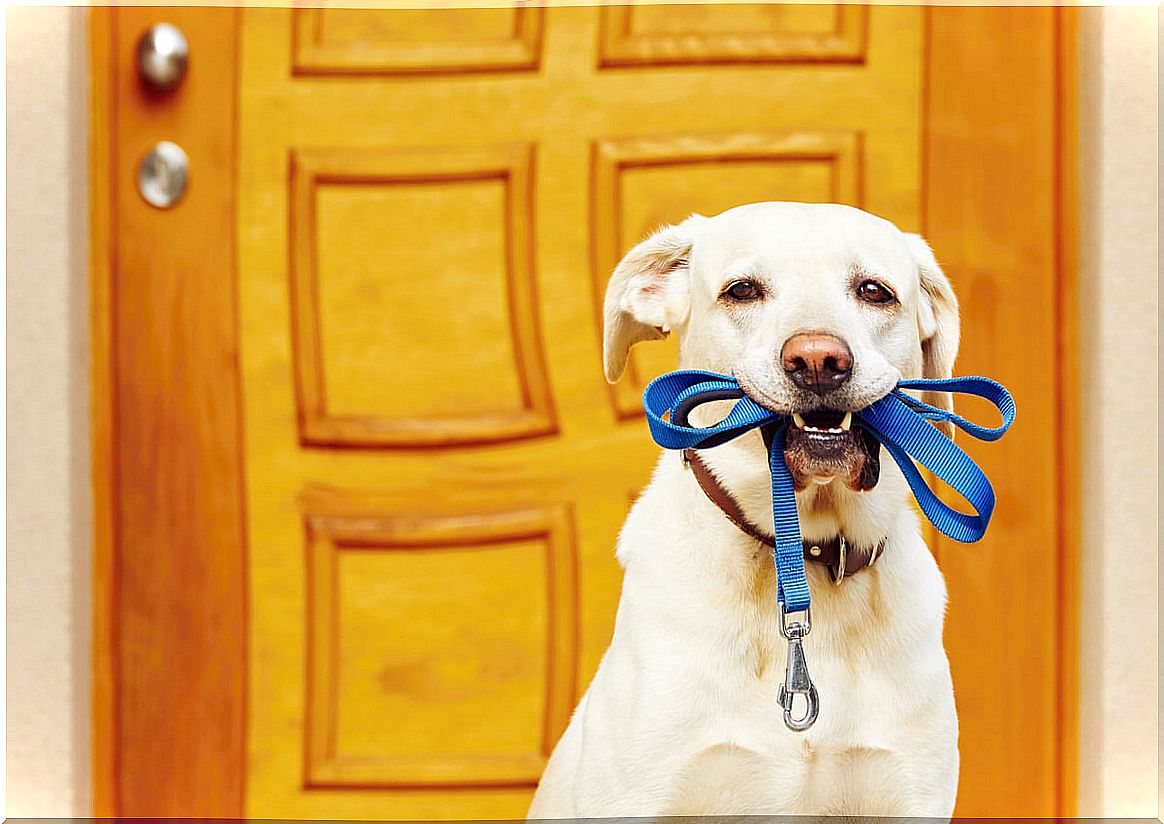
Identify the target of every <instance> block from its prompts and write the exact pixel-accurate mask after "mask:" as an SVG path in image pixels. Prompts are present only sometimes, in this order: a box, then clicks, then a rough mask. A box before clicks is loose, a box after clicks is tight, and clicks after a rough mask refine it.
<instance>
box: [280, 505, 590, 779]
mask: <svg viewBox="0 0 1164 824" xmlns="http://www.w3.org/2000/svg"><path fill="white" fill-rule="evenodd" d="M301 500H302V505H303V506H304V508H305V513H304V518H305V527H306V545H307V570H308V592H309V597H308V604H309V609H308V628H307V637H308V644H307V650H308V657H309V662H308V687H307V695H308V699H307V714H308V720H307V731H308V735H307V738H306V777H305V782H306V785H307V786H308V787H311V788H316V789H326V788H344V787H348V788H364V789H376V788H380V789H387V788H402V787H403V788H407V787H445V788H453V787H489V786H503V787H504V786H528V787H532V786H534V785H536V783H537V779H538V777H539V776H540V775H541V772H542V769H543V768H544V767H545V762H546V759H547V758H548V757H549V754H550V751H551V749H552V747H553V746H554V744H555V743H556V742H557V739H558V737H559V736H560V735H561V733H562V731H563V730H565V728H566V724H567V722H568V721H569V718H570V713H571V712H572V711H573V709H574V700H575V695H576V682H575V674H576V669H577V656H578V649H577V631H578V589H577V583H578V579H577V560H578V559H577V556H576V545H575V540H574V524H573V517H572V515H571V512H570V510H569V508H568V507H566V506H563V505H557V506H537V507H533V508H530V509H524V510H523V509H506V510H492V511H482V512H466V511H464V510H457V511H455V512H452V513H445V514H433V515H420V514H418V513H417V511H416V510H408V511H404V512H393V511H391V507H392V506H393V504H392V502H391V501H390V500H386V499H384V497H383V496H377V495H369V494H367V493H357V492H351V491H338V490H332V489H326V490H319V489H308V490H307V491H306V492H305V493H304V496H303V497H302V499H301ZM530 552H532V553H534V554H535V555H536V556H539V561H540V563H538V564H533V565H529V564H528V560H529V559H528V555H529V553H530ZM353 554H354V555H356V556H357V557H358V556H371V557H373V558H379V559H380V560H379V561H378V563H380V564H381V565H382V566H383V567H384V569H385V577H382V576H381V575H369V574H368V571H369V570H370V569H371V568H372V567H371V566H369V565H367V564H365V565H364V566H363V567H361V572H362V573H363V574H361V575H360V576H359V578H358V579H356V580H358V583H355V584H353V583H352V582H351V580H350V576H348V578H349V580H348V582H347V585H346V586H345V584H344V583H343V582H342V581H341V578H344V576H342V575H341V571H340V568H339V564H340V561H341V559H342V558H345V557H352V556H353ZM505 555H508V556H509V558H508V559H504V560H502V561H501V562H500V563H495V562H492V561H491V560H490V559H491V558H492V557H495V556H505ZM523 559H524V560H523ZM515 563H516V564H519V565H521V566H523V567H525V568H523V569H521V570H518V569H515V568H514V564H515ZM405 569H408V570H411V572H409V573H407V577H408V581H407V583H406V581H405V575H404V570H405ZM469 569H474V570H476V572H477V573H478V574H475V575H474V574H470V573H469V572H468V571H467V570H469ZM391 570H395V573H396V574H395V575H393V574H392V572H391ZM486 582H492V583H488V584H487V583H486ZM352 586H355V587H356V588H357V591H354V592H353V591H352V590H351V589H350V587H352ZM514 587H516V588H517V590H526V591H527V593H528V595H529V596H530V597H533V598H534V600H541V601H543V602H544V605H543V606H542V608H541V609H537V608H535V609H533V610H530V611H529V612H527V611H525V609H519V604H520V603H521V600H522V599H521V596H519V595H518V593H517V592H511V594H510V596H509V598H508V599H507V600H498V598H499V597H500V598H504V597H505V595H504V593H505V591H506V590H507V589H512V588H514ZM402 588H406V589H407V594H406V593H405V592H404V591H402ZM377 590H379V591H380V592H382V593H384V594H383V595H380V594H378V593H377ZM428 590H431V591H428ZM361 596H364V597H365V598H366V599H367V598H368V596H371V597H370V601H371V603H372V604H376V603H378V602H380V601H382V599H383V598H385V597H390V598H391V599H392V600H393V601H395V602H397V603H399V602H401V601H402V600H404V599H406V598H411V599H413V600H416V601H417V604H416V605H415V606H399V607H397V606H395V605H393V607H392V608H393V609H400V610H402V611H404V612H408V611H409V610H415V609H417V608H419V607H420V605H421V604H426V605H427V607H428V609H427V611H426V614H425V625H424V626H415V625H414V626H413V627H412V629H411V630H408V631H398V632H394V633H392V640H391V642H390V643H388V644H387V645H386V646H380V645H377V644H375V642H374V641H373V640H372V639H371V638H366V639H364V640H363V641H357V640H356V639H353V640H351V641H348V642H347V644H348V645H351V644H355V643H360V644H361V645H362V646H365V647H372V646H375V648H376V653H375V660H374V661H371V662H368V663H369V665H370V668H371V669H372V670H374V671H377V672H378V673H379V675H378V676H377V677H378V679H379V681H380V682H381V690H380V691H379V692H380V695H381V697H383V692H384V691H387V692H389V693H390V694H391V695H390V698H391V699H392V700H391V701H388V702H385V703H383V704H372V703H363V702H362V701H361V699H359V698H358V697H352V698H351V699H349V700H347V701H345V700H344V698H343V696H342V695H341V691H342V688H341V683H342V682H343V681H344V680H347V679H348V678H351V677H353V673H351V672H346V667H345V656H344V654H343V650H342V647H343V646H344V645H345V642H344V641H343V640H342V639H343V637H344V636H346V635H348V634H349V633H354V632H355V631H356V630H355V628H354V627H352V626H346V625H345V622H344V619H343V618H342V617H341V616H342V615H343V614H344V613H345V612H355V611H356V610H351V609H348V610H345V604H344V603H342V602H343V601H344V600H345V599H353V598H359V597H361ZM438 604H440V605H443V608H436V609H434V607H437V606H438ZM376 613H378V614H377V617H376V622H377V624H378V625H379V626H380V627H383V626H385V623H384V622H389V624H390V623H391V618H389V617H387V616H384V614H383V613H384V607H383V606H381V607H380V608H379V609H378V610H376ZM534 613H537V617H536V618H535V615H534ZM507 625H508V626H507ZM401 630H403V627H401ZM372 632H373V633H374V634H379V635H384V633H383V630H382V629H376V628H375V627H373V628H372ZM449 635H456V636H458V637H461V636H470V635H471V636H477V637H479V638H480V642H479V643H478V644H474V645H469V648H465V647H461V648H460V649H459V650H458V649H456V648H453V649H444V650H440V651H435V650H433V649H432V648H431V647H430V646H428V645H429V644H431V643H433V642H436V641H437V639H440V638H444V637H447V636H449ZM518 636H524V637H520V638H519V637H518ZM486 639H488V640H486ZM503 639H504V640H503ZM522 642H525V644H531V643H532V646H533V648H534V649H535V650H537V652H536V653H535V657H536V658H537V660H538V661H539V662H540V665H538V666H529V665H523V662H525V660H526V658H527V657H528V656H529V653H530V650H529V649H525V650H524V651H523V650H521V649H518V648H517V647H515V646H513V645H514V644H519V643H522ZM479 651H480V652H484V654H485V658H484V659H478V658H476V655H477V654H478V652H479ZM348 663H349V664H350V660H349V661H348ZM483 670H497V672H498V675H497V676H495V679H494V681H493V683H492V684H491V683H482V681H481V679H480V673H481V671H483ZM499 686H501V687H503V688H501V689H498V687H499ZM515 687H516V688H517V689H516V690H515V689H514V688H515ZM530 689H532V690H533V691H534V692H535V693H541V698H540V700H539V701H537V702H534V706H536V704H539V703H540V704H541V706H542V709H541V711H540V713H537V714H540V716H541V718H539V719H537V721H536V723H535V724H531V723H530V722H531V720H533V719H531V718H527V717H526V716H525V714H519V713H516V712H515V710H516V709H517V708H516V707H515V706H514V704H515V703H517V702H518V701H523V700H524V698H525V696H524V695H523V693H524V692H525V691H527V690H530ZM369 700H370V699H364V701H369ZM403 703H407V704H410V705H411V706H412V707H413V712H412V714H413V715H417V716H420V718H419V719H418V721H417V722H416V723H413V722H411V721H409V722H405V723H400V722H398V723H397V724H395V725H392V726H391V727H389V728H387V729H384V730H382V731H381V733H380V734H379V735H376V736H374V738H375V741H374V742H373V744H372V747H373V750H372V752H368V751H363V752H360V753H358V754H354V753H350V752H344V751H342V746H341V744H340V743H339V739H340V738H341V737H342V735H341V733H340V732H339V731H338V729H337V728H338V727H339V725H340V721H339V717H338V716H339V714H340V712H341V710H342V712H344V713H345V714H353V713H354V717H355V718H359V719H363V720H361V721H360V722H359V723H360V725H361V726H367V725H369V724H374V723H375V722H374V721H372V719H373V718H376V717H382V715H383V713H382V712H379V713H377V712H375V710H376V709H377V707H386V706H391V705H393V704H403ZM532 708H533V707H532V706H531V709H532ZM448 719H454V720H452V721H449V720H448ZM401 721H403V719H401ZM450 723H451V724H453V725H454V726H461V727H462V728H468V729H467V730H466V734H465V736H464V738H463V740H450V739H451V738H452V737H453V736H454V735H457V734H456V733H454V732H453V731H452V730H450V729H448V727H449V724H450ZM442 731H444V734H443V735H442V734H441V732H442ZM418 737H419V739H420V740H417V738H418ZM458 737H459V735H458ZM490 742H492V745H493V746H496V747H500V746H501V744H502V742H504V744H505V746H504V749H503V751H490V750H489V746H490Z"/></svg>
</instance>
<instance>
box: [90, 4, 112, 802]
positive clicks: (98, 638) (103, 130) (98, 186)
mask: <svg viewBox="0 0 1164 824" xmlns="http://www.w3.org/2000/svg"><path fill="white" fill-rule="evenodd" d="M113 61H114V44H113V12H112V10H111V9H108V8H93V9H90V11H89V80H90V85H89V105H90V111H91V112H92V117H91V118H90V123H89V305H90V313H89V348H90V364H91V367H90V376H89V381H90V383H89V391H90V404H91V409H92V416H91V426H92V432H91V441H92V443H91V450H90V455H91V459H92V483H93V561H92V564H93V566H92V568H93V630H92V657H93V691H92V696H91V700H90V707H91V711H92V719H93V724H92V736H93V739H92V747H91V750H90V752H91V757H92V787H93V797H92V798H93V800H92V804H93V810H92V812H93V815H95V816H100V817H109V816H114V815H117V809H118V807H117V745H118V741H117V692H116V686H117V668H116V656H117V623H116V620H115V616H116V607H117V600H116V598H117V593H116V589H115V577H116V569H117V567H116V536H115V535H114V521H113V511H114V508H115V506H116V500H117V499H116V487H115V483H116V478H115V476H114V472H113V466H114V459H113V449H114V441H113V407H114V404H113V398H114V392H113V318H112V316H111V312H110V308H111V307H112V305H113V296H112V281H113V278H112V274H111V273H112V267H113V248H114V244H115V243H116V238H115V237H114V222H113V181H114V177H113V170H112V152H113V139H114V123H115V118H114V117H113V116H112V113H113V106H114V101H115V100H116V95H115V94H114V88H113V84H114V75H115V72H116V66H115V64H114V62H113Z"/></svg>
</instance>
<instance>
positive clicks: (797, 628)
mask: <svg viewBox="0 0 1164 824" xmlns="http://www.w3.org/2000/svg"><path fill="white" fill-rule="evenodd" d="M779 606H780V634H781V635H783V636H784V637H785V638H786V639H787V640H788V669H787V670H786V671H785V673H784V683H783V684H781V685H780V692H779V695H778V700H779V701H780V706H782V707H784V723H785V725H787V727H788V729H790V730H795V731H796V732H803V731H804V730H807V729H808V728H809V727H811V726H812V725H813V723H814V722H815V721H816V716H817V712H818V711H819V710H820V701H819V700H818V698H817V694H816V686H815V685H814V684H813V683H812V678H811V677H810V676H809V674H808V665H807V664H806V663H805V661H804V643H803V642H804V638H805V636H807V635H808V633H809V632H811V631H812V613H811V612H809V610H808V609H807V608H806V609H805V610H804V621H803V622H800V621H792V622H789V621H788V620H787V617H786V615H785V612H784V604H780V605H779ZM797 695H803V696H804V697H805V699H806V700H807V702H808V708H807V709H806V710H805V713H804V715H803V716H802V717H800V718H793V717H792V702H793V700H794V699H795V697H796V696H797Z"/></svg>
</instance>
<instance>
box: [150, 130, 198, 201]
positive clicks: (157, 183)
mask: <svg viewBox="0 0 1164 824" xmlns="http://www.w3.org/2000/svg"><path fill="white" fill-rule="evenodd" d="M189 171H190V158H188V157H187V156H186V153H185V152H184V151H182V147H181V146H179V145H178V144H177V143H171V142H170V141H168V140H163V141H161V142H160V143H158V144H157V145H156V146H154V148H153V149H151V150H150V153H149V154H147V155H146V156H145V157H143V158H142V160H141V164H140V165H139V166H138V167H137V190H138V191H139V192H140V193H141V196H142V198H144V199H145V202H146V203H148V204H150V205H151V206H156V207H157V208H159V209H169V208H170V207H171V206H173V205H174V204H175V203H177V202H178V201H179V200H180V199H181V198H182V194H183V193H184V192H185V191H186V178H187V176H188V174H189Z"/></svg>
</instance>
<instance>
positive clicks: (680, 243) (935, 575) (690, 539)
mask: <svg viewBox="0 0 1164 824" xmlns="http://www.w3.org/2000/svg"><path fill="white" fill-rule="evenodd" d="M670 332H674V333H675V334H677V335H678V337H679V361H680V365H681V367H683V368H692V369H706V370H711V371H715V372H720V373H725V374H732V375H734V376H735V377H736V379H737V380H738V381H739V383H740V385H741V386H742V387H743V389H744V391H745V392H746V393H747V394H748V395H749V396H750V397H751V398H752V399H753V400H755V401H756V402H757V403H759V404H761V405H762V406H764V407H767V408H768V409H771V410H773V411H777V412H782V413H785V414H790V415H794V421H795V424H794V425H793V426H791V427H790V428H789V429H788V431H787V436H786V440H785V442H784V444H783V446H784V454H785V460H786V463H787V465H788V467H789V470H790V473H791V474H792V476H793V479H794V485H795V487H796V489H797V493H796V504H797V511H798V513H799V517H800V524H801V529H802V532H803V536H804V538H805V540H806V552H807V551H808V549H807V547H808V544H809V543H811V542H827V541H830V540H833V541H835V539H836V538H837V537H838V536H844V538H845V540H846V541H847V542H848V545H849V546H851V547H870V548H872V547H876V548H877V557H876V563H875V564H872V565H869V566H868V568H867V569H863V570H861V571H860V572H854V573H852V574H850V575H847V576H844V577H842V578H841V579H840V581H839V583H838V582H837V580H836V578H837V576H836V570H835V569H833V568H825V567H824V566H823V565H821V564H816V563H808V564H806V567H807V575H808V580H809V587H810V590H811V593H812V613H811V619H812V629H811V632H810V634H809V635H808V636H807V637H806V638H805V640H804V651H805V656H806V659H807V663H808V667H809V670H810V673H811V676H812V679H813V681H814V682H815V684H816V687H817V689H818V691H819V696H820V710H819V717H818V719H817V721H816V723H815V725H813V726H812V727H811V728H810V729H808V730H807V731H805V732H794V731H792V730H790V729H789V728H788V727H786V725H785V722H784V717H783V708H782V706H781V704H780V703H779V702H778V698H777V695H778V693H779V689H780V685H781V684H782V683H783V681H784V676H785V663H786V656H787V648H788V647H787V642H786V641H785V640H784V638H783V637H782V636H781V633H780V620H781V619H780V614H779V611H778V606H777V598H776V575H775V570H774V567H773V561H772V554H771V549H770V548H769V547H767V546H765V545H763V544H762V543H761V542H760V541H759V540H757V539H756V538H755V537H752V536H751V535H749V534H748V533H747V531H745V529H744V528H741V525H738V524H736V523H733V522H732V520H730V519H729V518H728V517H725V512H724V510H723V508H722V507H721V506H719V505H717V504H716V503H714V502H713V501H712V500H711V499H710V498H709V495H708V494H705V492H704V491H703V489H702V488H701V486H700V484H699V483H698V482H697V479H696V478H695V477H694V474H695V473H694V472H693V468H692V466H691V465H690V464H689V462H687V461H685V460H682V459H681V458H680V457H679V456H678V455H677V454H676V453H674V452H664V453H663V454H662V455H661V456H660V458H659V462H658V465H657V466H656V468H655V471H654V474H653V476H652V479H651V482H650V484H649V485H648V486H647V488H646V489H645V490H644V492H643V493H642V495H641V496H640V497H639V498H638V500H637V501H636V502H635V504H634V506H633V507H632V508H631V511H630V514H629V515H628V517H627V520H626V522H625V524H624V525H623V528H622V530H621V532H620V534H619V539H618V546H617V551H616V555H617V557H618V560H619V562H620V563H621V565H622V566H623V568H624V579H623V586H622V595H621V599H620V601H619V606H618V613H617V617H616V621H615V628H614V633H613V637H612V639H611V642H610V646H609V648H608V650H607V651H606V653H605V655H604V657H603V659H602V661H601V664H600V665H599V667H598V670H597V672H596V674H595V676H594V679H593V681H592V682H591V684H590V686H589V688H588V689H587V691H586V693H585V695H584V697H583V698H582V700H581V702H580V703H579V705H578V707H577V709H576V710H575V712H574V714H573V716H572V718H571V721H570V723H569V726H568V727H567V729H566V731H565V733H564V734H563V735H562V738H561V739H560V741H559V742H558V744H557V746H556V747H555V749H554V751H553V754H552V755H551V757H550V759H549V761H548V763H547V766H546V769H545V771H544V773H543V775H542V778H541V781H540V783H539V786H538V789H537V792H536V794H535V796H534V799H533V803H532V805H531V807H530V810H529V817H530V818H534V819H542V818H579V817H587V818H589V817H600V816H603V817H605V816H656V815H733V814H734V815H746V814H756V815H775V814H795V815H814V816H815V815H861V816H927V817H948V816H949V815H950V814H951V813H952V810H953V807H954V800H955V795H956V789H957V784H958V746H957V739H958V720H957V715H956V712H955V707H954V693H953V686H952V683H951V678H950V667H949V662H948V660H947V657H946V653H945V649H944V648H943V646H942V625H943V621H944V617H945V607H946V587H945V582H944V580H943V578H942V575H941V573H940V572H939V570H938V566H937V564H936V562H935V560H934V557H933V555H932V554H931V553H930V551H929V549H928V548H927V547H926V544H925V542H924V540H923V537H922V531H921V525H920V522H919V518H918V515H917V513H916V511H915V509H914V508H913V506H912V503H911V497H910V493H909V489H908V486H907V485H906V483H905V480H904V478H903V476H902V475H901V472H900V470H899V469H898V468H897V466H896V465H895V464H894V463H893V462H892V461H889V460H886V461H884V462H882V461H881V460H880V456H879V454H878V453H879V447H878V445H877V443H876V442H875V441H872V442H870V440H869V437H867V436H866V435H865V434H864V433H862V432H861V430H860V429H859V427H858V426H856V425H854V424H852V419H851V416H846V415H845V414H844V413H846V412H852V411H856V410H859V409H862V408H863V407H865V406H867V405H869V404H870V403H871V402H872V401H874V400H876V399H878V398H880V397H882V396H884V395H885V394H887V393H888V392H889V391H890V390H891V389H893V387H894V386H895V385H896V384H897V382H898V381H899V380H902V379H905V378H911V377H926V378H941V377H949V376H950V374H951V372H952V369H953V364H954V358H955V355H956V354H957V349H958V336H959V320H958V303H957V299H956V297H955V295H954V292H953V290H952V288H951V286H950V283H949V281H948V280H947V278H946V276H945V275H944V274H943V272H942V270H941V269H940V267H939V266H938V263H937V261H936V260H935V258H934V254H933V252H932V251H931V249H930V247H929V246H928V244H927V243H926V242H925V241H924V240H923V239H922V238H921V237H920V236H918V235H915V234H909V233H905V232H902V231H900V230H898V229H897V228H896V227H895V226H894V225H893V224H892V223H890V222H888V221H886V220H883V219H881V218H879V217H876V216H874V215H871V214H869V213H867V212H863V211H861V210H859V209H855V208H851V207H848V206H843V205H838V204H802V203H782V202H773V203H757V204H751V205H746V206H739V207H736V208H733V209H730V210H728V211H726V212H723V213H721V214H719V215H716V216H714V217H704V216H702V215H692V216H691V217H690V218H688V219H687V220H685V221H683V222H682V223H679V224H677V225H670V226H666V227H664V228H662V229H660V230H659V231H657V232H655V233H654V234H652V235H651V236H650V237H649V238H647V239H646V240H644V241H643V242H641V243H639V244H638V245H637V246H635V247H634V248H633V249H631V250H630V252H628V253H627V255H626V256H625V257H624V258H623V259H622V261H621V262H620V263H619V264H618V266H617V267H616V268H615V270H614V273H613V274H612V276H611V278H610V281H609V285H608V286H607V291H606V297H605V302H604V330H603V337H604V344H603V353H604V366H605V372H606V377H607V379H608V380H609V381H611V382H612V383H613V382H615V381H617V380H618V378H619V377H620V376H621V374H622V372H623V369H624V367H625V364H626V360H627V357H628V354H629V350H630V348H631V347H632V346H633V345H634V344H636V343H638V342H640V341H645V340H651V339H657V338H662V337H665V336H666V335H667V334H668V333H670ZM927 394H928V395H929V396H928V397H923V400H925V401H927V402H929V403H933V404H935V405H937V406H940V407H942V408H944V409H950V408H951V399H950V397H949V395H947V394H945V393H941V394H933V393H927ZM719 406H720V407H721V408H720V409H719V413H718V414H720V415H721V416H722V414H723V411H724V409H725V408H726V407H724V406H723V404H722V403H721V404H719ZM706 410H707V407H701V408H700V409H697V410H696V414H694V415H693V416H692V421H693V422H694V423H697V424H698V425H708V424H710V423H713V422H714V420H716V418H714V417H713V416H712V415H711V414H710V413H709V412H707V411H706ZM699 414H702V415H703V419H702V420H701V421H700V420H697V415H699ZM950 434H951V436H952V432H951V433H950ZM698 459H699V460H700V462H701V464H702V465H703V467H704V468H705V470H709V471H710V473H711V476H712V477H713V478H714V479H715V481H716V482H718V485H719V486H720V487H721V488H722V489H724V490H726V491H727V492H729V493H730V495H731V497H732V498H733V499H734V500H735V502H736V503H737V504H738V510H739V512H738V513H737V516H740V517H737V520H741V519H742V520H746V522H747V523H746V524H742V526H754V527H755V530H756V531H759V532H761V533H763V532H766V533H767V534H768V535H771V534H772V531H773V515H772V498H771V480H770V473H769V467H768V462H767V449H766V447H765V445H764V442H763V439H762V435H761V434H760V433H759V432H758V431H755V430H753V431H751V432H749V433H747V434H746V435H744V436H742V437H739V438H737V439H736V440H733V441H731V442H729V443H727V444H724V445H722V446H717V447H714V448H710V449H706V450H701V451H699V452H698ZM818 548H819V547H815V546H814V547H813V548H812V549H813V550H816V549H818ZM870 552H872V550H870ZM867 560H870V561H871V560H872V559H871V558H869V559H867Z"/></svg>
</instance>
